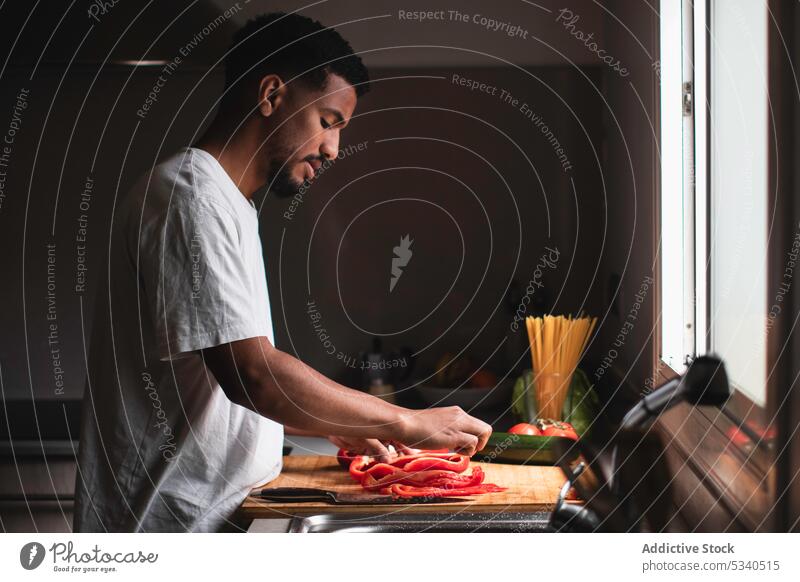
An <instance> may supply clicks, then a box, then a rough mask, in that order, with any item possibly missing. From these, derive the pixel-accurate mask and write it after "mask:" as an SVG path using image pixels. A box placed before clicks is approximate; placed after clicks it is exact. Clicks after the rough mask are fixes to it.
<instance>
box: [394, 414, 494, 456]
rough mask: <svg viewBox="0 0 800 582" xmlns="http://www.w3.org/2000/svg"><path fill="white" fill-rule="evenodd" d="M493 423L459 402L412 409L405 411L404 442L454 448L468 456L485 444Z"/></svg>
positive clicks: (417, 446)
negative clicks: (438, 406) (453, 404)
mask: <svg viewBox="0 0 800 582" xmlns="http://www.w3.org/2000/svg"><path fill="white" fill-rule="evenodd" d="M491 434H492V427H491V426H489V425H488V424H486V423H485V422H483V421H482V420H478V419H477V418H475V417H473V416H470V415H469V414H467V413H466V412H464V411H463V410H462V409H461V408H460V407H458V406H448V407H446V408H428V409H425V410H409V411H408V413H407V414H404V415H403V420H402V425H401V430H400V434H399V435H397V436H398V437H399V438H398V439H397V440H400V441H401V442H402V443H403V444H405V445H406V446H409V447H413V448H418V449H444V448H447V449H451V450H453V451H456V452H459V453H463V454H465V455H468V456H470V457H471V456H472V455H474V454H475V453H476V452H477V451H480V450H481V449H483V447H485V446H486V441H488V440H489V437H490V436H491Z"/></svg>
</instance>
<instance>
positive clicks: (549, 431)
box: [542, 421, 578, 441]
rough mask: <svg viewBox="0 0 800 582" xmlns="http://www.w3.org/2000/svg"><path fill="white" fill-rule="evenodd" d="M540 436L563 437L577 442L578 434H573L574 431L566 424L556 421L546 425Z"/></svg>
mask: <svg viewBox="0 0 800 582" xmlns="http://www.w3.org/2000/svg"><path fill="white" fill-rule="evenodd" d="M542 435H544V436H557V437H565V438H568V439H572V440H574V441H576V440H578V433H576V432H575V429H574V428H573V427H572V425H571V424H570V423H568V422H560V421H556V422H554V423H552V424H548V425H547V426H545V427H544V429H543V430H542Z"/></svg>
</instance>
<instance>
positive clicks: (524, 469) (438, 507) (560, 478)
mask: <svg viewBox="0 0 800 582" xmlns="http://www.w3.org/2000/svg"><path fill="white" fill-rule="evenodd" d="M472 466H479V467H482V468H483V470H484V472H485V473H486V482H487V483H494V484H496V485H500V486H501V487H508V489H507V490H506V491H503V492H502V493H487V494H485V495H478V496H475V497H473V498H467V499H468V501H466V502H458V503H435V504H419V505H394V506H389V505H375V506H364V505H359V506H353V505H350V506H347V505H330V504H327V503H323V502H307V503H285V502H272V501H263V500H261V499H257V498H255V497H248V498H247V499H245V501H244V503H242V505H241V507H240V514H241V515H242V516H243V517H246V518H252V519H255V518H264V517H286V516H291V515H308V514H316V513H321V512H325V513H328V512H341V511H347V512H350V513H352V512H358V513H386V512H388V511H398V510H400V511H411V512H435V511H438V512H441V511H453V510H458V511H481V512H483V511H485V512H494V513H496V512H499V511H525V512H533V511H550V510H552V509H553V506H554V505H555V502H556V499H557V498H558V492H559V491H560V490H561V487H562V486H563V485H564V482H565V481H566V478H565V477H564V474H563V473H562V472H561V469H559V468H557V467H541V466H523V465H500V464H493V463H472ZM267 487H315V488H318V489H328V490H332V491H340V492H354V493H355V492H363V489H362V488H361V485H359V484H358V483H356V482H354V481H353V480H352V479H351V478H350V475H349V474H348V473H347V471H345V470H343V469H342V468H341V467H340V466H339V463H337V462H336V458H335V457H319V456H308V457H305V456H295V457H284V458H283V471H282V472H281V474H280V476H279V477H278V478H277V479H275V480H274V481H272V482H270V483H269V484H268V485H267Z"/></svg>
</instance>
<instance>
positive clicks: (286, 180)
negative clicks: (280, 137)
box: [267, 160, 303, 198]
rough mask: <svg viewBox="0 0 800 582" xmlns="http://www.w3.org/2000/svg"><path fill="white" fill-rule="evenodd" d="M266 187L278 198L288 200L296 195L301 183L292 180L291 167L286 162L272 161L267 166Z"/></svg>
mask: <svg viewBox="0 0 800 582" xmlns="http://www.w3.org/2000/svg"><path fill="white" fill-rule="evenodd" d="M267 185H268V186H269V191H270V192H272V193H273V194H275V195H276V196H277V197H278V198H290V197H292V196H294V195H295V194H297V192H298V191H299V190H300V187H301V186H302V185H303V183H302V182H298V181H297V180H294V179H293V178H292V175H291V166H289V165H288V164H287V163H286V160H283V161H280V160H273V161H272V162H271V163H270V165H269V175H268V181H267Z"/></svg>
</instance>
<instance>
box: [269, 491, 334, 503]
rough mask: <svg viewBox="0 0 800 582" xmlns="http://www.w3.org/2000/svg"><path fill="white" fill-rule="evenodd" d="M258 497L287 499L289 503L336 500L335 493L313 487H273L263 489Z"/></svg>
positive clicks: (274, 499)
mask: <svg viewBox="0 0 800 582" xmlns="http://www.w3.org/2000/svg"><path fill="white" fill-rule="evenodd" d="M258 497H260V498H261V499H266V500H268V501H286V502H289V503H296V502H303V501H335V498H334V495H333V493H332V492H330V491H325V490H324V489H313V488H311V487H275V488H273V489H262V490H261V491H259V493H258Z"/></svg>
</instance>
